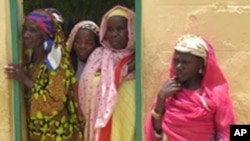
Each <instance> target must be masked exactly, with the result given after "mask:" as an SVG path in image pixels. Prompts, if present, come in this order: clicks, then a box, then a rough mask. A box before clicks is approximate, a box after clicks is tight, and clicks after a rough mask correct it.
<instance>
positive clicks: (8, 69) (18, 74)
mask: <svg viewBox="0 0 250 141" xmlns="http://www.w3.org/2000/svg"><path fill="white" fill-rule="evenodd" d="M4 69H5V73H6V74H7V78H8V79H15V80H17V81H19V82H20V83H22V84H24V85H25V86H27V87H28V88H32V87H33V82H32V80H31V79H30V78H29V77H28V76H27V75H26V74H25V72H24V70H23V68H22V67H20V66H18V65H13V64H9V65H6V66H5V67H4Z"/></svg>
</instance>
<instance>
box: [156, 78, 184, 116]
mask: <svg viewBox="0 0 250 141" xmlns="http://www.w3.org/2000/svg"><path fill="white" fill-rule="evenodd" d="M179 90H181V83H179V82H177V81H176V80H175V79H170V80H167V81H166V82H165V83H164V84H163V86H162V87H161V90H160V91H159V93H158V95H157V102H156V106H155V112H156V113H159V114H161V115H162V114H163V113H164V110H165V107H164V103H165V100H166V98H169V97H171V96H173V95H174V94H175V93H176V92H177V91H179Z"/></svg>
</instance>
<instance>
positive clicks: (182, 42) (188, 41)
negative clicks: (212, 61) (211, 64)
mask: <svg viewBox="0 0 250 141" xmlns="http://www.w3.org/2000/svg"><path fill="white" fill-rule="evenodd" d="M174 49H175V50H177V51H179V52H183V53H190V54H192V55H195V56H199V57H201V58H202V59H204V62H205V64H206V62H207V52H208V49H207V47H206V43H205V42H204V41H203V39H202V38H201V37H199V36H196V35H192V34H185V35H183V36H182V37H180V38H179V40H178V41H177V44H176V45H175V47H174Z"/></svg>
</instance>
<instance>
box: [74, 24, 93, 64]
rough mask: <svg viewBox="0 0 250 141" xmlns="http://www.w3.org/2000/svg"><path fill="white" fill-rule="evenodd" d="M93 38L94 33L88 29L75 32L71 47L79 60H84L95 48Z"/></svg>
mask: <svg viewBox="0 0 250 141" xmlns="http://www.w3.org/2000/svg"><path fill="white" fill-rule="evenodd" d="M95 38H96V35H95V34H94V33H93V32H92V31H90V30H87V29H80V30H79V31H78V32H77V34H76V36H75V40H74V42H73V49H74V50H75V52H76V55H77V57H78V58H79V59H80V60H81V61H83V62H86V61H87V59H88V57H89V55H90V54H91V53H92V52H93V50H94V49H95V48H96V46H97V44H96V42H95Z"/></svg>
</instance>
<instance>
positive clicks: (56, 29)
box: [25, 9, 64, 70]
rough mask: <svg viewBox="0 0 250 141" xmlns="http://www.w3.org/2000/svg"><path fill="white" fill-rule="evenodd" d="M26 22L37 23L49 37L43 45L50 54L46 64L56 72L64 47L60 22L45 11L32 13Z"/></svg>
mask: <svg viewBox="0 0 250 141" xmlns="http://www.w3.org/2000/svg"><path fill="white" fill-rule="evenodd" d="M25 20H31V21H33V22H35V23H36V24H37V25H38V27H40V28H41V29H42V30H43V31H44V32H45V33H47V34H48V35H49V37H48V38H47V39H46V40H45V41H44V45H43V48H44V50H45V51H46V52H48V55H47V57H46V61H45V62H46V66H47V67H48V69H49V70H56V69H57V68H58V66H59V64H60V60H61V46H64V34H63V30H62V26H61V23H60V21H58V20H57V19H56V17H55V16H54V15H52V13H50V12H48V11H46V10H44V9H36V10H34V11H32V12H31V13H29V14H28V15H27V16H26V18H25Z"/></svg>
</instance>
